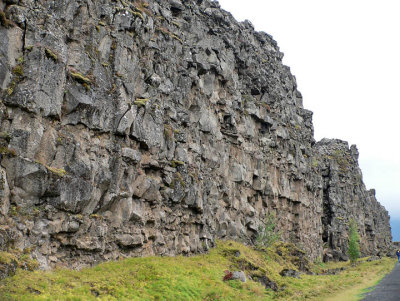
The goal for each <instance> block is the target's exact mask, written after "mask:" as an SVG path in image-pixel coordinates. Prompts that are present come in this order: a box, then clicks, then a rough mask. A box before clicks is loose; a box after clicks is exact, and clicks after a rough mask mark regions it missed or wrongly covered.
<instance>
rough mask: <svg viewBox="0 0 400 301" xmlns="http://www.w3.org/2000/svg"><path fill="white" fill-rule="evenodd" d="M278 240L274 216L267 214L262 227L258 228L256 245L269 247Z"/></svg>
mask: <svg viewBox="0 0 400 301" xmlns="http://www.w3.org/2000/svg"><path fill="white" fill-rule="evenodd" d="M280 238H281V234H280V232H279V231H277V229H276V215H275V214H274V213H269V214H268V215H267V216H266V219H265V222H264V225H263V226H260V228H259V230H258V236H257V238H256V245H257V246H263V247H269V246H271V245H272V244H273V243H274V242H276V241H278V240H279V239H280Z"/></svg>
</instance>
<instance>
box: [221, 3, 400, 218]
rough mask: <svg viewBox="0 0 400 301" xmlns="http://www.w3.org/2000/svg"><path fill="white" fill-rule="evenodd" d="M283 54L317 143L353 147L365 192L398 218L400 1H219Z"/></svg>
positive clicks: (399, 173)
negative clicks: (272, 41) (341, 142)
mask: <svg viewBox="0 0 400 301" xmlns="http://www.w3.org/2000/svg"><path fill="white" fill-rule="evenodd" d="M219 3H220V4H221V6H222V8H224V9H225V10H227V11H230V12H231V13H232V14H233V15H234V16H235V18H236V19H238V20H239V21H243V20H245V19H248V20H250V21H251V22H252V23H253V25H254V26H255V28H256V30H259V31H265V32H267V33H269V34H270V35H272V36H273V37H274V39H275V40H276V41H277V42H278V45H279V47H280V49H281V51H282V52H283V53H284V54H285V57H284V59H283V62H284V64H285V65H288V66H289V67H290V68H291V70H292V73H293V74H294V75H295V76H296V78H297V83H298V89H299V90H300V92H301V93H302V94H303V98H304V107H305V108H307V109H309V110H311V111H313V112H314V118H313V121H314V129H315V138H316V139H317V140H320V139H322V138H323V137H327V138H338V139H342V140H346V141H348V142H349V144H350V145H351V144H356V145H357V147H358V150H359V152H360V159H359V161H360V166H361V169H362V171H363V175H364V182H365V184H366V186H367V188H368V189H370V188H375V189H376V191H377V198H378V201H380V202H381V204H383V205H384V206H385V207H386V209H387V210H388V211H389V213H390V215H391V217H392V218H400V159H399V156H400V154H399V150H400V125H399V120H400V118H399V116H400V96H399V88H400V76H399V72H400V1H399V0H379V1H378V0H374V1H370V0H346V1H345V0H335V1H333V0H331V1H327V0H302V1H299V0H246V1H243V0H220V1H219Z"/></svg>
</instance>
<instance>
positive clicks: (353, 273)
mask: <svg viewBox="0 0 400 301" xmlns="http://www.w3.org/2000/svg"><path fill="white" fill-rule="evenodd" d="M239 254H240V255H239ZM299 255H300V256H299ZM301 255H304V253H301V251H300V250H298V249H296V248H295V247H294V246H292V245H290V244H284V243H277V244H275V245H274V246H272V247H271V248H268V249H262V250H255V249H253V248H250V247H247V246H244V245H242V244H239V243H236V242H232V241H230V242H222V241H221V242H218V244H217V247H216V248H215V249H213V250H211V251H210V253H209V254H205V255H198V256H192V257H182V256H178V257H146V258H131V259H125V260H121V261H116V262H108V263H103V264H99V265H97V266H95V267H93V268H87V269H83V270H81V271H72V270H66V269H58V270H54V271H52V272H44V271H34V272H29V271H23V270H18V271H17V273H16V275H15V276H13V277H11V278H8V279H5V280H3V281H2V282H1V283H0V300H185V301H186V300H204V301H211V300H241V301H246V300H249V301H250V300H252V301H253V300H344V301H346V300H353V299H343V297H342V299H328V298H331V297H333V296H334V295H335V294H336V295H338V294H343V292H345V291H346V290H353V288H355V287H356V288H357V291H354V293H355V296H356V295H357V294H358V293H359V290H361V289H362V288H365V287H368V286H370V284H373V283H375V282H376V281H377V280H378V279H379V278H381V277H382V276H383V275H384V274H386V273H388V272H389V271H390V270H391V269H392V268H393V266H394V260H392V259H389V258H384V259H381V260H378V261H372V262H366V261H362V262H360V263H359V264H358V265H357V266H356V267H352V266H350V264H349V263H343V262H342V263H330V264H322V263H320V264H314V265H312V264H310V263H308V262H306V261H304V260H305V259H304V258H303V259H301V260H299V258H301V257H302V256H301ZM300 266H302V267H303V268H304V267H306V268H307V269H309V270H310V271H312V272H314V273H318V274H319V275H306V274H301V276H300V278H292V277H282V276H280V274H279V273H280V272H281V271H282V270H283V269H285V268H287V269H294V270H297V269H298V268H299V267H300ZM341 267H344V268H345V270H344V271H341V272H340V273H339V274H337V275H321V273H324V272H326V271H328V270H329V269H333V268H336V269H337V268H341ZM225 270H230V271H235V270H244V271H245V273H246V275H247V276H250V277H252V279H254V280H256V279H261V278H263V277H264V278H263V279H265V277H266V278H267V279H269V281H272V282H274V283H275V284H276V285H277V287H278V290H277V291H273V290H272V289H265V285H263V284H262V283H259V282H256V281H252V280H248V281H247V282H245V283H242V282H239V281H238V280H234V281H223V280H222V278H223V276H224V271H225ZM354 300H356V299H354Z"/></svg>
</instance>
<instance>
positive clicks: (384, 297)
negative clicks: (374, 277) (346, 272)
mask: <svg viewBox="0 0 400 301" xmlns="http://www.w3.org/2000/svg"><path fill="white" fill-rule="evenodd" d="M399 300H400V263H396V266H395V267H394V269H393V271H392V272H391V273H390V274H388V275H386V276H385V278H383V279H382V281H381V282H379V284H378V285H377V286H376V287H375V289H374V290H373V291H372V292H369V293H366V294H365V298H364V299H362V301H399Z"/></svg>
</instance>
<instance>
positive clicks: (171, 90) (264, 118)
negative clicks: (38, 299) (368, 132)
mask: <svg viewBox="0 0 400 301" xmlns="http://www.w3.org/2000/svg"><path fill="white" fill-rule="evenodd" d="M0 9H1V12H0V13H1V15H0V17H1V19H0V20H1V27H0V40H1V41H2V42H1V44H0V87H1V89H2V92H1V100H2V101H1V110H0V122H1V123H0V131H1V133H0V143H1V145H0V152H1V166H0V176H1V179H0V183H1V185H0V196H1V201H0V246H1V249H7V248H20V249H25V250H29V251H30V252H31V254H32V256H33V257H34V258H36V259H38V261H39V262H40V264H41V266H42V267H43V268H47V267H53V266H57V265H66V266H70V267H81V266H83V265H85V264H94V263H96V262H99V261H104V260H110V259H116V258H119V257H125V256H144V255H152V254H159V255H175V254H190V253H199V252H204V251H206V250H207V249H208V248H209V247H212V246H213V245H214V242H215V240H216V239H228V238H230V239H238V240H242V241H245V242H247V243H252V242H254V240H255V237H256V236H257V233H258V231H259V229H260V227H261V226H262V225H263V221H264V220H265V217H266V216H267V215H268V214H269V213H271V212H274V213H276V214H277V217H278V226H279V229H280V231H281V233H282V239H283V240H285V241H291V242H294V243H296V244H297V245H298V246H300V247H301V248H303V249H304V250H305V251H307V254H308V255H309V257H310V258H313V259H316V258H318V257H322V256H324V255H325V257H326V258H327V259H329V258H332V259H338V258H340V257H343V256H344V255H343V254H345V252H346V248H347V231H348V226H347V222H348V220H349V219H350V218H351V217H353V218H354V219H355V220H356V221H357V222H358V224H359V227H360V233H361V237H362V241H361V245H362V251H363V253H364V254H378V253H382V254H383V253H385V252H386V251H387V249H388V248H389V245H390V241H391V234H390V226H389V217H388V214H387V212H386V211H385V209H384V208H383V207H382V206H380V205H379V203H378V202H377V201H376V199H375V197H374V194H373V193H372V192H368V191H367V190H366V189H365V186H364V184H363V183H362V177H361V171H360V170H359V168H358V164H357V154H356V153H357V151H356V149H355V148H354V147H352V148H351V149H349V148H348V146H347V145H346V144H345V143H342V142H340V141H337V140H332V141H328V140H323V141H321V142H319V143H317V144H316V143H315V140H314V138H313V125H312V112H310V111H308V110H306V109H304V108H303V106H302V96H301V94H300V92H299V91H298V90H297V85H296V80H295V78H294V76H293V75H292V74H291V73H290V70H289V68H288V67H286V66H284V65H283V64H282V57H283V54H282V53H281V52H280V51H279V48H278V46H277V44H276V42H275V41H274V40H273V39H272V37H271V36H269V35H268V34H266V33H262V32H256V31H254V29H253V27H252V25H251V24H250V23H249V22H243V23H238V22H237V21H235V20H234V19H233V17H232V16H231V15H230V14H229V13H227V12H225V11H223V10H221V9H220V7H219V5H218V3H216V2H210V1H208V0H204V1H203V0H197V1H194V0H190V1H179V0H169V1H162V0H151V1H150V0H149V1H148V2H145V1H140V0H136V1H111V0H99V1H90V0H88V1H81V0H71V1H66V0H56V1H44V0H37V1H31V0H21V1H0ZM342 165H343V166H342Z"/></svg>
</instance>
